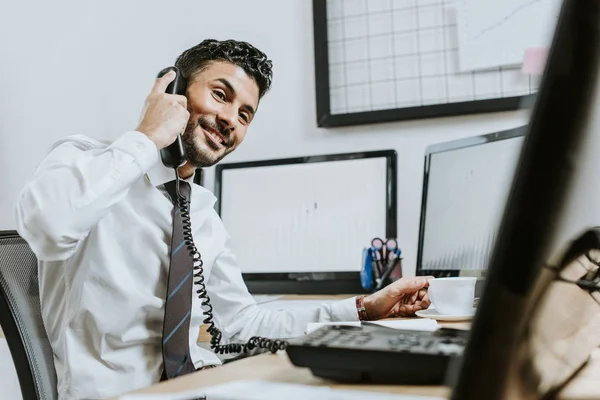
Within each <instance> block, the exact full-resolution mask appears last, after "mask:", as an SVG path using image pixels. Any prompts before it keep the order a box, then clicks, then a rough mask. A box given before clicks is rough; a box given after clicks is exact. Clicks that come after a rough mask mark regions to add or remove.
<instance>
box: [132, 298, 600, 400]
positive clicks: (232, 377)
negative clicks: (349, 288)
mask: <svg viewBox="0 0 600 400" xmlns="http://www.w3.org/2000/svg"><path fill="white" fill-rule="evenodd" d="M347 297H350V296H349V295H344V296H340V295H331V296H323V295H315V296H306V295H298V296H294V295H285V296H282V297H281V298H280V299H281V300H319V299H321V300H338V299H344V298H347ZM440 325H442V326H445V327H449V328H456V329H469V328H470V323H469V322H454V323H441V324H440ZM209 339H210V336H209V335H208V334H207V333H206V330H205V329H201V332H200V336H199V342H208V341H210V340H209ZM249 379H252V380H253V379H260V380H267V381H272V382H286V383H299V384H305V385H314V386H323V385H327V386H330V387H332V388H336V389H351V390H365V391H376V392H385V393H397V394H409V395H410V394H412V395H422V396H436V397H441V398H448V397H449V396H450V394H451V389H450V388H449V387H447V386H402V385H365V384H354V385H349V384H337V383H334V382H332V381H327V380H324V379H321V378H317V377H315V376H313V375H312V373H311V372H310V369H308V368H299V367H295V366H294V365H292V363H291V362H290V361H289V359H288V357H287V354H286V353H285V352H283V351H280V352H278V353H277V354H261V355H258V356H254V357H248V358H244V359H241V360H238V361H234V362H231V363H228V364H225V365H223V366H220V367H218V368H212V369H207V370H204V371H199V372H196V373H193V374H189V375H186V376H183V377H181V378H177V379H173V380H170V381H166V382H161V383H158V384H156V385H153V386H151V387H148V388H145V389H142V390H138V391H135V392H134V393H136V394H159V393H178V392H184V391H189V390H194V389H199V388H203V387H207V386H212V385H217V384H221V383H227V382H232V381H236V380H249ZM598 382H600V349H598V350H596V351H595V352H594V354H593V355H592V359H591V360H590V362H589V363H588V364H587V365H586V366H585V367H584V369H583V370H582V371H580V373H579V374H578V375H577V377H576V378H575V379H573V381H572V382H570V383H569V385H568V386H567V387H566V388H565V389H564V390H563V391H562V393H561V396H560V399H563V400H592V399H600V384H599V383H598Z"/></svg>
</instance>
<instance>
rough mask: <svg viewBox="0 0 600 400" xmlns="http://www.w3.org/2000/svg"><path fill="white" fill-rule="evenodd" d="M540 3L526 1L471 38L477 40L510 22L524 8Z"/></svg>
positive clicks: (537, 1)
mask: <svg viewBox="0 0 600 400" xmlns="http://www.w3.org/2000/svg"><path fill="white" fill-rule="evenodd" d="M540 1H544V0H531V1H528V2H527V3H524V4H521V5H519V6H517V7H516V8H514V9H513V10H511V11H510V12H509V13H508V14H506V15H504V16H503V17H502V18H500V20H498V22H496V23H494V24H493V25H491V26H488V27H486V28H485V29H483V30H481V31H480V32H477V33H476V34H475V35H474V36H473V38H474V39H479V38H480V37H481V36H483V35H485V34H486V33H488V32H489V31H491V30H494V29H497V28H499V27H501V26H502V25H503V24H504V23H505V22H506V21H508V20H510V19H511V18H512V17H513V16H515V15H516V14H518V13H519V12H521V11H523V10H525V9H526V8H528V7H531V6H533V5H535V4H537V3H539V2H540Z"/></svg>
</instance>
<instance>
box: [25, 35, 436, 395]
mask: <svg viewBox="0 0 600 400" xmlns="http://www.w3.org/2000/svg"><path fill="white" fill-rule="evenodd" d="M176 66H177V67H178V68H179V69H180V71H181V72H182V74H183V76H184V77H185V78H186V79H187V82H188V87H187V93H186V96H181V95H172V94H166V93H165V89H166V87H167V85H168V84H169V83H170V82H171V81H172V80H173V79H174V74H173V73H170V74H167V75H165V76H164V77H162V78H159V79H157V80H156V82H155V84H154V87H153V88H152V90H151V92H150V94H149V95H148V97H147V101H146V104H145V107H144V111H143V114H142V118H141V122H140V124H139V126H138V127H137V128H136V129H135V130H134V131H131V132H126V133H124V134H123V135H121V136H120V137H119V138H118V139H117V140H116V141H114V142H113V143H110V144H109V143H102V142H98V141H96V140H93V139H90V138H87V137H85V136H74V137H70V138H67V139H65V140H62V141H59V142H58V143H56V144H55V145H54V146H53V149H52V150H51V151H50V153H49V154H48V155H47V157H46V158H45V159H44V160H43V161H42V163H41V165H40V166H39V167H38V169H37V171H36V173H35V177H34V178H33V179H32V180H31V181H30V182H28V183H27V184H26V186H25V188H24V189H23V191H22V192H21V193H20V196H19V201H18V205H17V209H16V216H17V229H18V231H19V233H20V234H21V235H22V236H23V237H24V238H25V239H26V240H27V241H28V243H29V244H30V246H31V248H32V249H33V251H34V252H35V254H36V255H37V257H38V259H39V281H40V297H41V305H42V314H43V319H44V324H45V327H46V330H47V332H48V336H49V338H50V341H51V344H52V348H53V351H54V359H55V365H56V370H57V375H58V392H59V398H60V399H61V400H66V399H82V398H85V399H95V398H105V397H110V396H114V395H117V394H120V393H123V392H127V391H131V390H134V389H137V388H141V387H145V386H148V385H151V384H152V383H154V382H157V381H159V380H160V379H161V376H162V377H163V378H165V377H166V378H169V377H171V375H173V374H171V375H169V374H166V376H165V371H166V370H167V368H166V367H165V366H166V362H167V361H169V362H171V361H173V360H172V359H171V358H170V356H169V355H168V354H166V353H165V350H164V349H165V346H167V343H168V345H169V346H170V345H177V344H180V345H181V346H183V347H184V348H186V350H185V352H186V353H188V355H186V357H185V359H183V360H179V362H180V365H181V367H180V368H179V369H178V370H177V371H176V372H175V373H174V376H176V375H177V374H180V373H181V371H183V370H184V367H185V372H189V371H190V369H189V368H188V367H187V366H190V365H191V370H194V369H200V368H204V367H207V366H211V365H218V364H220V361H219V359H218V358H217V357H216V355H215V354H214V353H212V352H210V351H207V350H205V349H202V348H201V347H199V346H197V344H196V338H197V337H198V332H199V327H200V325H202V324H203V319H204V317H203V310H202V306H201V300H200V299H199V298H197V297H196V296H195V294H196V290H198V287H197V286H194V287H193V292H192V289H191V287H192V286H191V283H190V280H189V279H187V278H188V277H186V279H183V280H181V284H180V285H179V286H178V287H177V288H175V289H179V287H181V285H183V284H184V283H185V284H186V285H187V284H189V285H190V286H189V287H188V289H186V290H187V292H186V291H185V290H184V291H181V292H177V290H174V291H173V292H171V291H170V292H169V295H168V296H167V286H168V281H169V277H172V276H171V275H170V271H171V269H170V262H171V259H170V258H171V257H174V254H175V253H176V251H177V250H176V249H174V248H173V247H174V245H172V244H171V238H172V236H173V237H174V236H175V234H172V229H173V221H174V220H175V218H178V217H177V212H174V213H172V212H173V210H174V207H173V203H172V200H173V198H174V197H175V196H174V195H173V194H172V192H170V191H169V190H172V186H171V189H169V186H168V185H169V184H167V185H165V184H164V182H163V181H156V180H155V179H154V178H153V177H151V171H150V170H151V169H152V167H153V166H154V165H155V164H157V161H158V159H159V157H158V150H160V149H163V148H165V147H166V146H168V145H169V144H171V143H172V142H174V140H175V139H176V137H177V135H178V134H180V132H182V131H184V134H183V141H184V145H185V151H186V158H187V163H186V164H185V165H183V166H182V167H180V168H179V171H178V172H179V176H180V177H181V178H182V179H183V180H185V181H190V180H191V179H192V177H193V174H194V171H195V169H196V168H197V167H206V166H210V165H213V164H215V163H216V162H218V161H219V160H221V159H222V158H223V157H225V156H226V155H227V154H229V153H230V152H232V151H233V150H235V149H236V148H237V147H238V146H239V145H240V144H241V143H242V141H243V140H244V137H245V135H246V131H247V129H248V126H249V125H250V123H251V122H252V119H253V118H254V115H255V113H256V112H257V110H258V107H259V100H260V99H261V98H262V96H263V95H264V94H265V93H266V92H267V91H268V90H269V88H270V85H271V79H272V71H271V61H269V60H268V59H267V57H266V55H265V54H264V53H262V52H261V51H259V50H257V49H256V48H254V47H253V46H251V45H250V44H248V43H245V42H238V41H233V40H229V41H221V42H220V41H216V40H205V41H203V42H202V43H200V44H199V45H197V46H195V47H193V48H191V49H189V50H187V51H185V52H184V53H183V54H182V55H181V56H180V57H178V59H177V62H176ZM158 165H159V166H160V163H158ZM182 185H184V184H183V183H182ZM191 186H192V188H191V202H190V215H191V225H192V229H193V238H194V242H195V245H196V247H197V248H198V250H199V252H200V253H201V260H202V261H201V263H202V265H203V276H204V281H205V282H206V288H207V292H208V296H209V297H210V302H211V305H212V307H213V314H214V321H215V324H216V326H217V327H218V328H219V329H220V330H221V332H222V334H223V341H224V342H225V341H226V342H228V343H243V342H246V341H247V340H248V338H249V337H251V336H254V335H258V336H262V337H267V338H280V339H286V338H291V337H294V336H298V335H301V334H302V333H303V332H304V330H305V329H306V326H307V324H308V323H309V322H316V321H335V320H344V321H347V320H357V319H358V318H359V317H362V318H363V319H365V318H368V319H379V318H383V317H386V316H395V315H412V314H413V313H414V312H415V311H417V310H419V309H422V308H427V307H428V306H429V300H428V298H427V295H426V287H427V286H428V284H427V279H425V278H420V279H417V278H412V279H402V280H399V281H397V282H395V283H394V284H392V285H390V286H388V287H387V288H385V289H383V290H381V291H380V292H378V293H376V294H373V295H370V296H367V297H359V298H358V299H355V298H349V299H347V300H343V301H340V302H336V303H333V304H324V305H323V306H321V307H316V308H314V309H306V310H295V311H292V310H289V311H277V312H275V311H269V310H261V309H259V308H258V307H257V305H256V303H255V301H254V300H253V297H252V296H251V295H250V294H249V293H248V291H247V288H246V286H245V285H244V282H243V280H242V277H241V273H240V271H239V269H238V268H237V266H236V260H235V257H234V255H233V254H232V252H231V250H230V245H229V238H228V236H227V233H226V231H225V229H224V227H223V224H222V222H221V220H220V219H219V217H218V215H217V214H216V212H215V210H214V208H213V205H214V202H215V197H214V196H213V195H212V194H211V193H210V192H209V191H207V190H206V189H204V188H202V187H200V186H197V185H191ZM240 201H243V199H240ZM179 254H181V253H179ZM188 261H189V257H188ZM197 262H198V260H197ZM173 270H174V269H173ZM190 274H191V273H190ZM173 279H175V278H173ZM175 292H177V293H179V294H181V293H184V296H183V297H184V299H187V301H189V302H190V303H191V305H190V306H189V307H191V309H190V310H188V312H187V314H185V309H184V310H183V312H184V314H185V315H184V318H183V319H182V320H181V321H180V323H179V324H178V325H177V326H176V327H175V328H172V327H169V328H168V329H167V323H168V320H169V319H170V318H171V316H172V313H177V312H182V307H183V306H180V307H177V308H174V309H169V301H171V299H170V298H171V296H172V295H173V293H175ZM190 297H191V300H190ZM165 304H167V305H165ZM166 309H167V310H170V311H168V312H166V311H165V310H166ZM182 324H183V326H184V327H185V329H183V331H184V333H183V334H184V337H180V338H179V340H171V336H167V332H171V334H173V332H178V333H180V332H182V330H178V328H180V327H181V326H182ZM163 330H164V331H165V332H163ZM169 340H171V341H169ZM163 356H164V359H165V360H163Z"/></svg>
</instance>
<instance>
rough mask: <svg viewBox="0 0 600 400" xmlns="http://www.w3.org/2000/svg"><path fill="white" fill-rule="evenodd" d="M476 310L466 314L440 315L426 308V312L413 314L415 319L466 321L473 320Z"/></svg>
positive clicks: (421, 311)
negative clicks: (415, 315)
mask: <svg viewBox="0 0 600 400" xmlns="http://www.w3.org/2000/svg"><path fill="white" fill-rule="evenodd" d="M476 310H477V309H476V308H475V307H473V310H472V312H470V313H468V314H440V313H439V312H438V311H437V310H435V309H432V308H428V309H426V310H419V311H417V312H415V314H417V317H421V318H431V319H435V320H438V321H466V320H470V319H472V318H473V316H474V315H475V311H476Z"/></svg>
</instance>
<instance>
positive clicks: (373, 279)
mask: <svg viewBox="0 0 600 400" xmlns="http://www.w3.org/2000/svg"><path fill="white" fill-rule="evenodd" d="M400 278H402V257H401V251H400V249H398V250H396V253H395V254H394V255H393V256H392V257H391V258H390V260H389V262H384V261H383V260H381V256H380V255H379V252H378V251H377V249H375V248H374V247H369V248H363V250H362V259H361V269H360V284H361V286H362V288H363V289H364V290H365V291H367V292H369V293H372V292H375V291H377V290H380V289H382V288H383V287H385V286H387V285H388V284H390V283H392V282H394V281H396V280H398V279H400Z"/></svg>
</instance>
